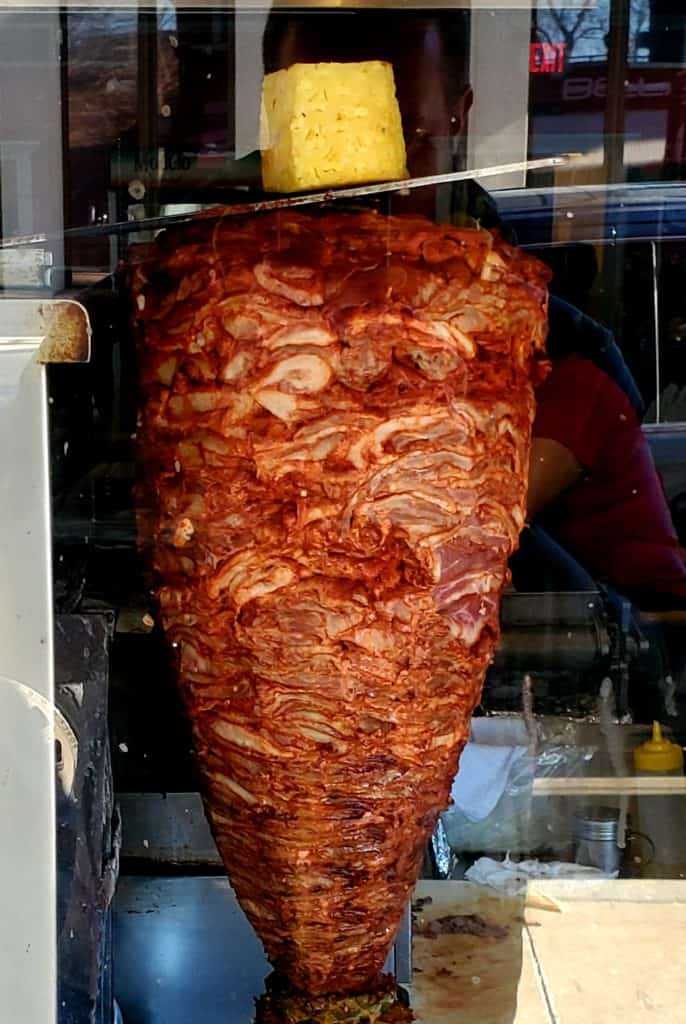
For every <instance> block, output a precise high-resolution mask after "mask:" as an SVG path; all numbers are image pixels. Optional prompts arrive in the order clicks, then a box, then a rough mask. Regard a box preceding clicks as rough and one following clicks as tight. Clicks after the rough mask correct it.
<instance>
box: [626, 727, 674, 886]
mask: <svg viewBox="0 0 686 1024" xmlns="http://www.w3.org/2000/svg"><path fill="white" fill-rule="evenodd" d="M634 769H635V771H636V775H642V776H648V777H651V776H652V777H653V778H654V777H655V775H675V776H676V775H683V771H684V752H683V749H682V748H681V747H680V746H679V744H678V743H672V741H671V740H668V739H666V738H665V737H664V736H663V735H662V727H661V725H660V723H659V722H653V735H652V736H651V738H650V739H649V740H646V741H645V743H641V745H640V746H638V747H636V748H635V749H634ZM637 827H638V830H639V831H640V832H642V833H643V834H644V835H646V836H648V838H649V839H650V840H651V841H652V843H653V845H654V847H655V853H654V855H653V857H652V859H651V860H650V861H647V862H646V863H645V868H644V872H643V873H644V875H646V876H648V877H658V878H659V877H677V876H678V874H683V873H684V872H685V871H686V793H684V792H682V791H675V792H674V793H673V794H670V793H668V792H667V793H665V795H664V796H663V795H661V794H651V793H646V794H641V795H640V796H639V798H638V823H637Z"/></svg>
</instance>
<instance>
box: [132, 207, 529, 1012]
mask: <svg viewBox="0 0 686 1024" xmlns="http://www.w3.org/2000/svg"><path fill="white" fill-rule="evenodd" d="M546 279H547V275H546V271H545V270H544V269H543V267H542V266H541V265H540V264H538V263H537V262H535V261H534V260H532V259H530V258H529V257H527V256H525V255H523V254H522V253H520V252H518V251H517V250H515V249H513V248H511V247H510V246H508V245H506V244H505V243H504V242H503V241H502V240H500V239H499V238H498V237H497V236H495V235H493V234H491V233H489V232H487V231H480V230H476V229H457V228H452V227H449V226H439V225H436V224H433V223H431V222H430V221H428V220H425V219H424V218H417V217H384V216H380V215H375V214H373V213H360V214H352V213H347V214H343V213H339V214H325V215H302V214H293V213H287V214H286V213H280V214H265V215H257V216H253V217H246V218H244V219H241V220H236V219H233V218H231V219H229V218H227V219H225V220H221V219H220V220H210V219H207V218H199V219H198V221H197V222H195V223H194V224H192V225H190V226H189V227H186V228H185V229H184V230H183V231H178V230H177V231H175V232H168V233H165V234H163V235H161V236H160V237H159V238H158V240H157V242H156V243H155V245H154V246H152V251H147V252H145V253H143V254H142V256H141V258H140V260H139V262H138V263H137V264H136V265H135V266H134V273H133V282H134V293H135V298H136V319H137V324H138V334H139V342H140V354H141V386H142V422H141V430H140V433H139V439H140V456H141V461H142V474H141V476H142V487H141V495H140V503H141V509H142V511H141V530H142V532H143V534H144V536H145V537H147V538H148V539H150V540H151V542H152V545H153V555H154V566H155V569H156V572H157V575H158V579H159V584H160V585H159V590H158V597H159V603H160V607H161V614H162V621H163V624H164V628H165V630H166V634H167V636H168V638H169V640H170V641H171V642H172V643H173V644H174V645H175V646H176V647H177V648H178V657H179V678H180V685H181V688H182V692H183V696H184V698H185V702H186V706H187V708H188V711H189V715H190V718H191V721H192V726H193V731H194V737H195V744H196V748H197V755H198V759H199V764H200V766H201V771H202V773H203V777H204V784H205V793H206V805H207V809H208V812H209V816H210V819H211V822H212V827H213V829H214V834H215V837H216V840H217V843H218V846H219V849H220V851H221V853H222V856H223V858H224V862H225V864H226V868H227V871H228V874H229V877H230V879H231V882H232V885H233V886H234V889H235V891H236V893H237V895H238V898H239V899H240V902H241V904H242V906H243V908H244V910H245V912H246V914H247V915H248V917H249V918H250V920H251V922H252V924H253V925H254V927H255V929H256V931H257V933H258V934H259V936H260V938H261V939H262V941H263V942H264V945H265V948H266V951H267V954H268V956H269V959H270V960H271V962H272V964H273V965H274V966H275V968H276V969H277V970H278V971H279V972H280V973H282V974H283V975H284V976H285V977H287V978H288V979H289V980H290V982H291V983H292V984H293V985H294V986H296V987H297V988H298V989H300V990H302V991H304V992H306V993H309V994H311V995H320V994H326V993H332V992H358V991H363V990H364V987H365V985H369V983H370V981H371V979H373V978H374V977H375V976H376V974H377V972H378V971H379V969H380V968H381V966H382V964H383V962H384V960H385V957H386V954H387V951H388V949H389V947H390V946H391V944H392V941H393V938H394V935H395V932H396V929H397V926H398V923H399V921H400V917H401V914H402V911H403V908H404V906H405V904H406V902H407V900H408V897H409V895H410V892H411V889H412V886H413V885H414V882H415V879H416V876H417V873H418V870H419V866H420V862H421V859H422V854H423V851H424V848H425V845H426V843H427V840H428V838H429V835H430V833H431V831H432V828H433V826H434V823H435V821H436V817H437V815H438V814H439V812H440V811H441V810H443V809H444V808H445V807H446V806H447V803H448V797H449V791H450V786H451V781H452V778H453V776H454V773H455V770H456V768H457V763H458V758H459V754H460V751H461V750H462V747H463V745H464V743H465V742H466V740H467V737H468V734H469V726H470V716H471V713H472V710H473V708H474V706H475V704H476V703H477V701H478V699H479V695H480V691H481V686H482V683H483V679H484V675H485V673H486V670H487V667H488V664H489V662H490V660H491V659H492V657H493V652H494V648H495V646H496V643H497V639H498V607H499V599H500V595H501V592H502V590H503V587H504V585H505V583H506V581H507V560H508V557H509V555H510V554H511V552H512V551H513V549H514V547H515V546H516V544H517V538H518V534H519V532H520V530H521V528H522V526H523V524H524V508H525V483H526V475H527V467H528V455H529V441H530V426H531V420H532V414H533V408H534V402H533V393H532V384H533V383H536V382H538V380H540V379H541V378H542V375H543V374H544V372H545V364H544V362H543V361H542V351H543V346H544V338H545V332H546V301H547V295H546Z"/></svg>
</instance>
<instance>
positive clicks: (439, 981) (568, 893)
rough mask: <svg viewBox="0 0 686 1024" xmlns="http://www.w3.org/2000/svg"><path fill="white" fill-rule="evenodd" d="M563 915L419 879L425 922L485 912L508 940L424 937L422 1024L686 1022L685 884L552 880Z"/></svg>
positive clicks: (543, 887)
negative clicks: (427, 900)
mask: <svg viewBox="0 0 686 1024" xmlns="http://www.w3.org/2000/svg"><path fill="white" fill-rule="evenodd" d="M536 889H537V890H538V891H539V892H540V893H542V894H543V895H544V896H545V895H547V896H549V897H551V898H552V899H553V900H555V901H556V902H557V903H558V905H559V906H560V907H561V908H562V912H561V913H554V912H550V911H546V910H540V909H536V908H531V907H529V906H526V907H525V901H524V898H523V897H518V898H504V897H500V896H498V895H497V894H496V893H492V892H490V890H486V889H483V888H481V887H477V886H473V885H470V884H469V883H466V882H421V883H420V884H419V885H418V887H417V892H416V898H417V897H418V898H425V897H427V896H428V897H430V898H431V900H432V902H431V904H430V905H428V906H426V907H425V908H424V910H423V911H422V912H421V914H420V915H419V919H420V922H421V921H426V922H430V921H431V920H434V919H435V918H439V917H443V916H445V915H463V914H479V915H480V916H481V917H482V918H483V919H484V920H485V921H487V922H488V923H489V924H494V925H501V926H505V927H507V928H508V934H507V936H506V937H505V938H501V939H498V938H479V937H477V936H474V935H442V936H440V937H438V938H435V939H429V938H424V937H422V936H419V935H417V936H416V937H415V940H414V966H415V969H416V973H415V974H414V983H413V989H412V1004H413V1008H414V1010H415V1014H416V1017H417V1020H418V1021H419V1022H420V1024H611V1022H612V1024H613V1022H615V1021H621V1022H622V1024H646V1020H654V1021H655V1022H656V1024H658V1022H659V1024H684V1022H685V1021H686V982H685V981H684V971H683V964H684V953H683V942H684V936H685V935H686V881H678V880H671V881H668V880H664V881H661V880H654V879H653V880H648V879H645V880H644V879H636V880H634V879H632V880H628V879H627V880H619V881H615V880H613V881H601V882H592V883H591V882H570V881H545V882H543V881H542V882H537V883H536Z"/></svg>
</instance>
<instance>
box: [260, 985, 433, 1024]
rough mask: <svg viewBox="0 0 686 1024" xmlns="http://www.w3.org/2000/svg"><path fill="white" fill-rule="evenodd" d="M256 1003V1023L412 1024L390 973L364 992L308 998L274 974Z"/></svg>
mask: <svg viewBox="0 0 686 1024" xmlns="http://www.w3.org/2000/svg"><path fill="white" fill-rule="evenodd" d="M265 988H266V992H265V994H264V995H262V996H260V997H259V999H257V1000H256V1015H255V1024H411V1022H412V1021H413V1020H414V1016H413V1014H412V1011H411V1010H410V1009H409V1007H408V1006H407V1005H406V1003H407V1002H408V999H407V995H406V993H405V991H404V990H403V989H399V988H398V986H397V984H396V980H395V978H394V977H393V975H392V974H381V975H379V978H378V980H377V982H376V983H375V984H373V985H372V986H371V987H370V988H368V989H367V991H365V992H360V993H357V994H350V993H346V994H341V995H336V994H333V995H326V996H308V995H306V994H305V993H303V992H299V991H298V990H297V989H294V988H293V987H292V986H291V985H290V984H289V983H288V981H286V980H285V979H284V978H282V977H280V976H279V975H277V974H272V975H270V976H269V977H268V978H267V980H266V983H265Z"/></svg>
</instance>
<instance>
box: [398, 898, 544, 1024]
mask: <svg viewBox="0 0 686 1024" xmlns="http://www.w3.org/2000/svg"><path fill="white" fill-rule="evenodd" d="M416 897H418V898H426V897H429V898H430V899H431V901H432V902H431V904H430V905H427V906H426V907H425V908H424V910H423V911H422V912H421V913H420V914H419V915H418V924H419V925H420V926H421V924H422V923H423V922H430V921H432V920H435V919H436V918H440V917H444V916H446V915H462V914H479V915H480V916H481V917H482V918H483V919H484V920H485V921H486V922H487V923H488V924H492V925H497V926H501V927H505V928H507V929H508V934H507V937H506V938H482V937H478V936H475V935H441V936H439V937H438V938H435V939H429V938H423V937H421V936H419V935H415V939H414V943H413V963H414V975H413V978H414V981H413V988H412V1008H413V1010H414V1012H415V1016H416V1017H417V1020H418V1022H420V1024H515V1022H516V1024H550V1019H549V1016H548V1015H547V1014H546V1011H545V1003H544V999H543V996H542V994H541V993H540V992H539V987H538V985H537V981H536V970H535V966H534V960H533V956H532V953H531V949H530V944H529V942H528V937H527V935H526V932H525V930H524V915H525V908H524V902H525V901H524V897H523V896H520V897H511V898H508V897H501V896H498V895H497V894H495V893H491V892H490V891H489V890H486V889H483V888H481V887H479V886H474V885H470V884H469V883H467V882H420V883H419V885H418V887H417V892H416ZM526 913H528V911H527V912H526ZM548 916H552V915H548ZM554 916H556V917H559V916H560V915H558V914H556V915H554Z"/></svg>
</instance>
